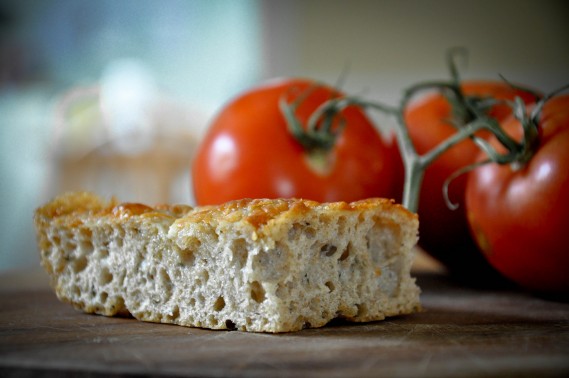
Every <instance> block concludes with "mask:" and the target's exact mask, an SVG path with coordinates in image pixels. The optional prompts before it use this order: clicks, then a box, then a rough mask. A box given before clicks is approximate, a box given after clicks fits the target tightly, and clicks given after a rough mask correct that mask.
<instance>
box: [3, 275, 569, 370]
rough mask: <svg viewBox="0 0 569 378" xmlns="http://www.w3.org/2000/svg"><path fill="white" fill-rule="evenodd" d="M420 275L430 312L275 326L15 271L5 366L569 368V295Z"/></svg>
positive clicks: (10, 280) (6, 315)
mask: <svg viewBox="0 0 569 378" xmlns="http://www.w3.org/2000/svg"><path fill="white" fill-rule="evenodd" d="M416 276H417V280H418V283H419V285H420V286H421V287H422V290H423V294H422V303H423V305H424V311H423V312H421V313H417V314H413V315H409V316H400V317H395V318H390V319H387V320H385V321H381V322H373V323H366V324H349V323H345V322H333V323H332V324H330V325H328V326H326V327H324V328H320V329H307V330H303V331H300V332H295V333H289V334H279V335H272V334H254V333H245V332H239V331H211V330H204V329H194V328H185V327H180V326H172V325H162V324H153V323H143V322H139V321H137V320H134V319H130V318H107V317H102V316H96V315H87V314H83V313H81V312H78V311H76V310H74V309H73V308H72V307H71V306H69V305H67V304H63V303H60V302H59V301H58V300H57V299H56V297H55V295H54V294H53V293H52V291H51V290H50V289H49V288H48V287H47V286H46V284H45V282H46V281H45V277H43V276H41V273H39V274H38V273H34V274H31V273H22V274H19V275H13V274H12V275H3V276H1V277H0V376H1V377H11V376H22V375H24V376H36V375H39V376H42V377H51V376H76V375H84V374H88V375H90V376H105V377H117V376H132V375H138V376H190V377H241V376H247V377H278V376H295V377H327V378H329V377H372V376H388V377H409V376H416V377H460V376H511V377H526V376H527V377H537V376H539V377H542V376H548V377H549V376H559V377H569V304H568V303H563V302H555V301H550V300H546V299H542V298H538V297H535V296H532V295H530V294H527V293H523V292H520V291H516V290H512V289H502V290H488V289H474V288H469V287H464V286H460V285H458V284H456V283H454V282H452V281H451V280H449V278H448V277H446V276H445V275H444V274H443V273H432V272H430V273H425V272H418V273H416Z"/></svg>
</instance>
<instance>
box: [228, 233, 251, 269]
mask: <svg viewBox="0 0 569 378" xmlns="http://www.w3.org/2000/svg"><path fill="white" fill-rule="evenodd" d="M231 252H232V253H233V260H234V261H237V264H238V265H239V266H240V267H243V266H245V264H246V263H247V255H248V251H247V242H246V241H245V239H243V238H238V239H235V240H234V241H233V244H232V246H231Z"/></svg>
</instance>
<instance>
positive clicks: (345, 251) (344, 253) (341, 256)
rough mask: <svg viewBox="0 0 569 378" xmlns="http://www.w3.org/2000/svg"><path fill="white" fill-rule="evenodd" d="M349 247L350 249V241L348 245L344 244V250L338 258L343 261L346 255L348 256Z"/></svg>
mask: <svg viewBox="0 0 569 378" xmlns="http://www.w3.org/2000/svg"><path fill="white" fill-rule="evenodd" d="M351 249H352V243H348V245H347V246H346V249H344V251H343V252H342V254H341V255H340V257H339V258H338V260H340V261H344V260H346V259H347V258H348V257H350V253H351Z"/></svg>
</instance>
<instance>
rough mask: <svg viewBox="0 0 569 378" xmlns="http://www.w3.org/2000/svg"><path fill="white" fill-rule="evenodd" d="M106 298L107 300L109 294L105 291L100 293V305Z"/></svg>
mask: <svg viewBox="0 0 569 378" xmlns="http://www.w3.org/2000/svg"><path fill="white" fill-rule="evenodd" d="M108 298H109V294H108V293H107V292H106V291H102V292H101V293H100V294H99V299H100V300H101V302H102V303H105V302H106V301H107V299H108Z"/></svg>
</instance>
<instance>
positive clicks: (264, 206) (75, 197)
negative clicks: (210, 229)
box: [36, 192, 417, 229]
mask: <svg viewBox="0 0 569 378" xmlns="http://www.w3.org/2000/svg"><path fill="white" fill-rule="evenodd" d="M371 208H378V209H383V210H386V211H387V210H390V211H396V212H397V213H398V214H399V215H400V216H402V217H404V218H406V219H408V220H409V221H415V220H416V218H417V215H416V214H413V213H411V212H409V211H407V210H406V209H405V208H404V207H403V206H401V205H399V204H395V203H394V202H393V201H392V200H388V199H384V198H368V199H364V200H360V201H355V202H351V203H347V202H330V203H319V202H315V201H310V200H304V199H295V198H293V199H283V198H279V199H250V198H247V199H241V200H235V201H229V202H226V203H224V204H221V205H218V206H204V207H198V208H192V207H190V206H186V205H167V204H161V205H157V206H154V207H152V206H149V205H144V204H140V203H128V202H125V203H119V202H118V201H117V200H116V199H115V198H111V199H110V200H108V201H105V200H103V199H101V198H100V197H98V196H96V195H94V194H91V193H86V192H78V193H66V194H64V195H62V196H60V197H58V198H56V199H55V200H53V201H52V202H50V203H48V204H47V205H45V206H43V207H42V208H40V209H38V210H37V212H36V217H37V216H40V217H44V218H47V219H52V218H57V217H61V216H70V215H71V216H80V215H87V214H92V215H96V216H98V217H103V216H104V217H111V218H115V219H117V220H118V219H123V220H124V219H127V218H131V217H143V218H152V217H166V218H167V217H171V218H173V219H176V218H183V219H181V222H183V223H186V222H188V223H196V222H211V221H212V220H216V221H225V222H247V223H249V224H251V225H252V226H253V227H255V228H256V229H259V228H261V227H262V226H264V225H266V224H267V223H268V222H269V221H270V220H272V219H275V218H278V217H280V216H285V215H286V216H303V215H304V214H306V213H307V212H309V211H312V210H326V211H362V210H366V209H371Z"/></svg>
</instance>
